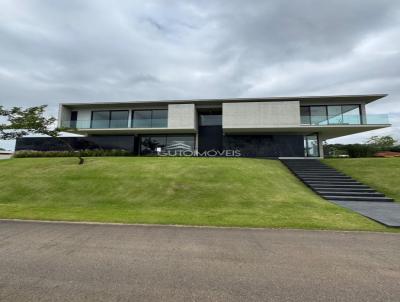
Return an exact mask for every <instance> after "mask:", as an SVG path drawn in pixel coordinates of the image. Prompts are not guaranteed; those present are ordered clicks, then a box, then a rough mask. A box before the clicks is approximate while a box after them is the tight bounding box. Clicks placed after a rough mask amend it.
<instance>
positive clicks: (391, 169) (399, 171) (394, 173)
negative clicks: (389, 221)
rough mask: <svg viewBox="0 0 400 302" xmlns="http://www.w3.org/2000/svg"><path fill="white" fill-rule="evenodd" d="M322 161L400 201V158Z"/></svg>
mask: <svg viewBox="0 0 400 302" xmlns="http://www.w3.org/2000/svg"><path fill="white" fill-rule="evenodd" d="M323 162H325V163H326V164H328V165H330V166H332V167H334V168H336V169H337V170H340V171H342V172H344V173H346V174H348V175H349V176H352V177H354V178H355V179H357V180H359V181H361V182H363V183H365V184H367V185H369V186H370V187H372V188H374V189H375V190H378V191H380V192H382V193H384V194H385V195H387V196H389V197H392V198H394V199H395V200H396V201H400V158H348V159H325V160H324V161H323Z"/></svg>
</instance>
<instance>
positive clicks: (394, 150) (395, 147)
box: [390, 145, 400, 152]
mask: <svg viewBox="0 0 400 302" xmlns="http://www.w3.org/2000/svg"><path fill="white" fill-rule="evenodd" d="M390 151H392V152H400V145H397V146H394V147H392V148H390Z"/></svg>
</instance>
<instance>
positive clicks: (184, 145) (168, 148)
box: [140, 135, 195, 155]
mask: <svg viewBox="0 0 400 302" xmlns="http://www.w3.org/2000/svg"><path fill="white" fill-rule="evenodd" d="M194 147H195V138H194V136H193V135H179V136H178V135H155V136H150V135H149V136H148V135H143V136H141V138H140V154H141V155H160V154H166V153H167V152H168V153H170V154H171V155H180V154H181V153H182V152H186V151H189V152H192V151H194Z"/></svg>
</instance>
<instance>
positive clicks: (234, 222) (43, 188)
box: [0, 157, 388, 230]
mask: <svg viewBox="0 0 400 302" xmlns="http://www.w3.org/2000/svg"><path fill="white" fill-rule="evenodd" d="M0 184H1V189H0V218H24V219H46V220H72V221H77V220H83V221H103V222H123V223H159V224H190V225H214V226H249V227H282V228H311V229H342V230H388V228H385V227H383V226H381V225H379V224H377V223H375V222H373V221H371V220H369V219H367V218H364V217H362V216H360V215H358V214H355V213H352V212H350V211H348V210H345V209H343V208H340V207H337V206H335V205H333V204H331V203H329V202H326V201H324V200H322V199H321V198H320V197H318V196H317V195H315V194H314V193H313V192H311V191H310V190H309V189H308V188H306V187H305V186H304V185H303V184H302V183H300V182H299V181H298V180H297V179H296V178H295V177H294V176H293V175H292V174H291V173H290V172H289V171H288V170H287V169H286V168H285V167H284V166H283V165H282V164H281V163H280V162H279V161H275V160H263V159H245V158H243V159H237V158H163V157H147V158H146V157H137V158H123V157H120V158H118V157H115V158H87V159H86V160H85V164H84V165H77V159H75V158H30V159H29V158H21V159H11V160H5V161H1V162H0Z"/></svg>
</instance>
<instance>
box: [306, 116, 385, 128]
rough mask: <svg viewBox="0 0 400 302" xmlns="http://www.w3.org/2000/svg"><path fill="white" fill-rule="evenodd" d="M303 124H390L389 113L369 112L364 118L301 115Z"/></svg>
mask: <svg viewBox="0 0 400 302" xmlns="http://www.w3.org/2000/svg"><path fill="white" fill-rule="evenodd" d="M301 124H302V125H315V126H327V125H376V124H389V116H388V115H387V114H367V115H366V116H364V119H363V118H362V117H361V116H360V115H340V116H332V117H327V116H322V115H321V116H318V115H313V116H301Z"/></svg>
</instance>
